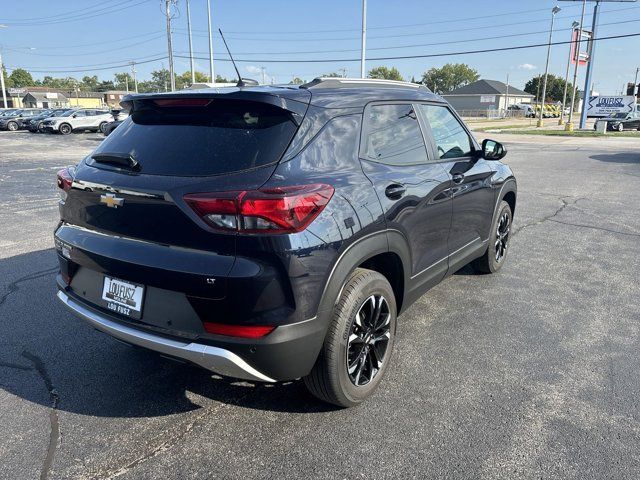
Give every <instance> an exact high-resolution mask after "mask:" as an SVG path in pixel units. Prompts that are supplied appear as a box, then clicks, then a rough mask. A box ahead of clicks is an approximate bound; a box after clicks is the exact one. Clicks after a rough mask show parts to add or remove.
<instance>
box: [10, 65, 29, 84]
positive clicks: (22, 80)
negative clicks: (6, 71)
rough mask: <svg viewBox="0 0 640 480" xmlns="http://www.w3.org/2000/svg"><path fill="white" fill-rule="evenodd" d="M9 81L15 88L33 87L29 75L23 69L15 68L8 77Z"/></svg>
mask: <svg viewBox="0 0 640 480" xmlns="http://www.w3.org/2000/svg"><path fill="white" fill-rule="evenodd" d="M9 81H10V82H11V85H12V86H13V87H16V88H22V87H31V86H33V85H35V82H34V81H33V77H32V76H31V74H30V73H29V72H27V71H26V70H25V69H23V68H16V69H15V70H14V71H13V72H11V75H9Z"/></svg>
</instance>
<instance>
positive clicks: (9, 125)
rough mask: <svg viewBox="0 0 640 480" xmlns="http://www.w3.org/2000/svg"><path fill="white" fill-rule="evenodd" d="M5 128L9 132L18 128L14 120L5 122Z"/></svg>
mask: <svg viewBox="0 0 640 480" xmlns="http://www.w3.org/2000/svg"><path fill="white" fill-rule="evenodd" d="M7 130H9V131H10V132H15V131H16V130H18V124H17V123H16V122H9V123H7Z"/></svg>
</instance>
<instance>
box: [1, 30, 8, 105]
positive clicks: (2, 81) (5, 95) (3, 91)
mask: <svg viewBox="0 0 640 480" xmlns="http://www.w3.org/2000/svg"><path fill="white" fill-rule="evenodd" d="M0 28H7V26H6V25H2V24H0ZM0 89H2V107H3V108H7V91H6V90H5V88H4V65H3V64H2V49H1V48H0Z"/></svg>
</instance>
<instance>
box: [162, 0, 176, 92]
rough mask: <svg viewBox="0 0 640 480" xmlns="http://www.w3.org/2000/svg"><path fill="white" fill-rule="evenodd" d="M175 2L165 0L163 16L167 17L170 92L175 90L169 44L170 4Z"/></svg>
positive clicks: (171, 49) (171, 48)
mask: <svg viewBox="0 0 640 480" xmlns="http://www.w3.org/2000/svg"><path fill="white" fill-rule="evenodd" d="M175 2H176V0H165V12H164V14H165V16H166V17H167V50H168V51H169V83H170V85H171V91H172V92H173V91H175V89H176V79H175V76H174V73H173V45H172V42H171V4H174V5H175Z"/></svg>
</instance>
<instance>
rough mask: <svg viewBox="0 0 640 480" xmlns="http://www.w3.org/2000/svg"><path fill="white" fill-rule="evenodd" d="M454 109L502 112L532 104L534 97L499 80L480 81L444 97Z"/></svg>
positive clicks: (457, 89)
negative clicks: (520, 104) (512, 107)
mask: <svg viewBox="0 0 640 480" xmlns="http://www.w3.org/2000/svg"><path fill="white" fill-rule="evenodd" d="M442 97H444V99H445V100H447V101H448V102H449V103H450V104H451V105H452V106H453V108H455V109H456V110H458V111H462V110H500V109H504V108H507V107H508V106H509V105H513V104H516V103H531V102H533V99H534V96H533V95H531V94H530V93H527V92H524V91H522V90H519V89H517V88H514V87H513V86H511V85H507V84H506V83H503V82H500V81H498V80H478V81H476V82H473V83H470V84H468V85H465V86H464V87H460V88H456V89H455V90H453V91H451V92H449V93H445V94H443V95H442Z"/></svg>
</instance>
